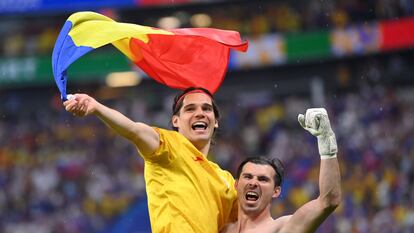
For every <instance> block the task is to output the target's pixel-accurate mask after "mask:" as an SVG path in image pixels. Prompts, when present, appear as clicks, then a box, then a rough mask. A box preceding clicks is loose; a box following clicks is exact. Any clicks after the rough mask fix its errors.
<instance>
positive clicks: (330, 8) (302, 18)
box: [0, 0, 414, 57]
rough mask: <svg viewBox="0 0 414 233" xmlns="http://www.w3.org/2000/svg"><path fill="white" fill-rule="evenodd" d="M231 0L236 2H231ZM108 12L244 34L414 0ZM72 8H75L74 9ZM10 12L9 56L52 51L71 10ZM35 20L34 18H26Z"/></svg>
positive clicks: (360, 18)
mask: <svg viewBox="0 0 414 233" xmlns="http://www.w3.org/2000/svg"><path fill="white" fill-rule="evenodd" d="M223 2H225V1H223ZM229 2H232V1H229ZM98 11H99V12H101V13H103V14H107V15H108V16H109V17H111V18H113V19H115V20H117V21H121V22H130V23H137V24H141V25H147V26H153V27H159V26H158V25H157V21H158V19H159V18H161V17H164V16H177V17H178V18H179V19H180V20H181V24H180V27H193V26H194V25H192V24H191V20H190V16H191V15H192V14H196V13H205V14H207V15H209V16H210V18H211V19H212V22H211V25H210V26H209V27H214V28H221V29H229V30H236V31H239V32H240V33H241V34H242V35H244V36H257V35H262V34H268V33H275V32H279V33H289V32H301V31H312V30H321V29H329V28H342V27H346V26H349V25H352V24H358V23H359V24H361V23H366V22H371V21H375V20H382V19H397V18H400V17H405V16H410V15H413V14H414V1H412V0H398V1H389V0H380V1H354V0H353V1H349V0H347V1H344V0H335V1H320V0H311V1H305V0H301V1H261V2H260V4H258V3H257V2H251V1H241V2H239V3H236V4H235V3H228V4H223V3H222V4H213V5H211V6H209V7H197V5H196V4H195V5H192V7H187V8H186V7H182V8H172V9H171V10H168V11H165V10H164V11H159V12H157V11H156V10H154V9H151V8H143V9H139V8H137V9H129V10H123V9H119V10H110V9H103V10H98ZM71 13H73V12H71ZM24 16H25V15H23V17H20V18H16V17H7V16H4V17H3V19H2V20H1V22H0V34H1V35H2V36H1V37H0V44H1V45H2V46H1V47H0V53H1V54H3V55H5V56H10V57H16V56H21V55H35V54H37V55H39V54H42V55H50V53H51V51H52V49H53V45H54V42H55V40H56V37H57V35H58V33H59V31H60V29H61V27H62V26H63V23H64V21H65V20H66V17H68V16H69V13H68V12H65V13H62V14H56V13H53V14H50V17H51V18H52V19H53V20H51V18H50V17H32V16H30V15H29V16H25V17H26V18H27V19H25V17H24ZM27 21H30V23H26V22H27Z"/></svg>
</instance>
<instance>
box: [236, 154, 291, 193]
mask: <svg viewBox="0 0 414 233" xmlns="http://www.w3.org/2000/svg"><path fill="white" fill-rule="evenodd" d="M246 163H254V164H260V165H269V166H271V167H272V168H273V169H274V170H275V173H276V174H275V177H274V180H275V187H276V186H281V185H282V182H283V178H284V176H285V167H284V166H283V163H282V161H280V159H278V158H273V159H270V158H267V157H264V156H258V157H249V158H247V159H245V160H244V161H243V162H241V164H240V165H239V168H238V169H237V179H239V178H240V175H241V172H242V170H243V167H244V165H246Z"/></svg>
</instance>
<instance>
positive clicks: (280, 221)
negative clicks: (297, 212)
mask: <svg viewBox="0 0 414 233" xmlns="http://www.w3.org/2000/svg"><path fill="white" fill-rule="evenodd" d="M291 216H292V215H285V216H282V217H279V218H277V219H275V220H274V221H273V227H272V228H273V229H275V232H282V231H281V230H282V229H283V227H284V226H285V225H286V223H287V222H288V221H289V219H290V217H291Z"/></svg>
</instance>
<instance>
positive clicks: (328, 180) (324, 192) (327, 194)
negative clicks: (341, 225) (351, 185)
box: [318, 158, 341, 211]
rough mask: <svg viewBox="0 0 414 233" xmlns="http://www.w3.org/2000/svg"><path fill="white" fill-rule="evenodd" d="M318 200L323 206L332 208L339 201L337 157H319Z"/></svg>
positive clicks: (339, 182)
mask: <svg viewBox="0 0 414 233" xmlns="http://www.w3.org/2000/svg"><path fill="white" fill-rule="evenodd" d="M319 191H320V195H319V198H318V199H319V200H320V201H321V202H322V205H323V207H324V208H326V209H329V210H332V211H333V210H334V209H335V208H336V207H337V206H338V205H339V203H340V202H341V176H340V172H339V164H338V160H337V158H330V159H321V168H320V174H319Z"/></svg>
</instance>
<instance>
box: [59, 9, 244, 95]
mask: <svg viewBox="0 0 414 233" xmlns="http://www.w3.org/2000/svg"><path fill="white" fill-rule="evenodd" d="M109 43H111V44H112V45H114V46H115V47H116V48H117V49H118V50H120V51H121V52H122V53H123V54H125V55H126V56H127V57H128V58H129V59H130V60H131V61H132V62H134V63H135V64H136V65H137V66H138V67H140V68H141V69H142V70H143V71H144V72H146V73H147V75H148V76H150V77H151V78H153V79H155V80H156V81H158V82H160V83H162V84H164V85H167V86H169V87H172V88H178V89H185V88H187V87H192V86H193V87H204V88H206V89H208V90H209V91H211V92H212V93H214V92H215V91H216V90H217V89H218V87H219V86H220V84H221V83H222V81H223V79H224V76H225V73H226V70H227V67H228V63H229V57H230V49H236V50H238V51H243V52H245V51H246V50H247V47H248V43H247V42H242V41H241V38H240V34H239V33H238V32H236V31H228V30H219V29H213V28H183V29H173V30H162V29H158V28H153V27H147V26H141V25H136V24H129V23H119V22H115V21H114V20H112V19H110V18H108V17H106V16H103V15H101V14H98V13H94V12H78V13H75V14H73V15H71V16H70V17H69V18H68V20H67V21H66V23H65V24H64V26H63V28H62V30H61V32H60V34H59V36H58V38H57V41H56V43H55V47H54V49H53V55H52V69H53V75H54V78H55V81H56V84H57V86H58V88H59V90H60V92H61V96H62V100H66V99H67V94H66V84H67V69H68V68H69V66H70V65H71V64H72V63H73V62H75V61H76V60H77V59H79V58H80V57H82V56H83V55H85V54H86V53H88V52H90V51H92V50H94V49H97V48H99V47H101V46H104V45H107V44H109Z"/></svg>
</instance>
